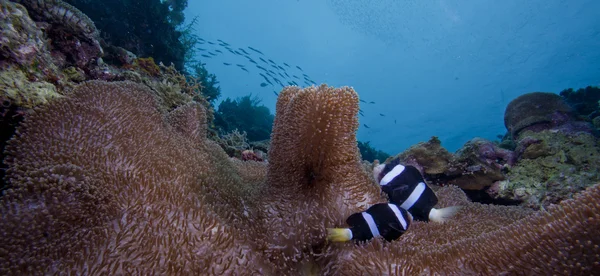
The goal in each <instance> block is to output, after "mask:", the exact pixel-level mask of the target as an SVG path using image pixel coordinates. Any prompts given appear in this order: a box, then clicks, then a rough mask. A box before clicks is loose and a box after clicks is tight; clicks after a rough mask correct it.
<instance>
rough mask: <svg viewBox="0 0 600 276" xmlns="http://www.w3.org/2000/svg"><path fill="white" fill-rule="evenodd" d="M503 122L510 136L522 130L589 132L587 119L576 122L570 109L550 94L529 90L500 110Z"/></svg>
mask: <svg viewBox="0 0 600 276" xmlns="http://www.w3.org/2000/svg"><path fill="white" fill-rule="evenodd" d="M504 125H505V126H506V129H508V131H509V132H510V134H511V135H512V137H513V139H517V138H518V135H519V133H520V132H522V131H524V130H532V131H541V130H545V129H556V130H559V131H561V132H567V133H576V132H579V131H587V132H592V130H593V129H592V127H591V125H590V124H589V123H587V122H581V121H576V118H575V113H574V110H573V109H572V108H571V107H570V106H569V105H568V104H567V103H566V102H565V101H564V100H563V99H562V97H560V96H558V95H556V94H554V93H545V92H533V93H528V94H525V95H521V96H519V97H517V98H516V99H514V100H512V101H511V102H510V103H509V104H508V106H507V107H506V111H505V112H504Z"/></svg>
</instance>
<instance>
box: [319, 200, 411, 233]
mask: <svg viewBox="0 0 600 276" xmlns="http://www.w3.org/2000/svg"><path fill="white" fill-rule="evenodd" d="M412 220H413V218H412V216H411V214H410V213H408V212H407V211H406V210H404V209H402V208H400V207H398V206H397V205H396V204H393V203H379V204H375V205H373V206H371V207H369V209H367V210H366V211H364V212H360V213H354V214H352V215H350V216H349V217H348V219H346V224H348V226H349V227H348V228H328V229H327V240H329V241H332V242H346V241H350V240H355V241H366V240H370V239H372V238H375V237H383V238H384V239H386V240H387V241H392V240H395V239H397V238H398V237H400V236H401V235H402V234H404V232H405V231H406V230H407V229H408V227H409V226H410V224H411V222H412Z"/></svg>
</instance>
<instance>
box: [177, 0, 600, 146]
mask: <svg viewBox="0 0 600 276" xmlns="http://www.w3.org/2000/svg"><path fill="white" fill-rule="evenodd" d="M599 10H600V1H593V0H574V1H563V0H530V1H514V0H509V1H494V0H468V1H467V0H465V1H447V0H432V1H417V0H381V1H371V0H325V1H323V0H256V1H242V0H220V1H190V2H189V3H188V8H187V9H186V19H187V20H188V21H189V20H191V19H193V18H194V17H196V16H198V17H197V19H198V25H197V27H196V29H197V35H198V36H200V37H202V38H204V39H206V40H207V41H214V42H216V41H218V39H219V40H221V41H224V42H226V43H227V44H229V45H230V47H231V48H233V49H237V48H243V49H246V51H249V52H250V53H249V54H250V55H251V56H252V57H255V58H254V59H255V60H256V61H259V60H258V57H263V58H264V59H265V64H267V65H272V64H277V65H279V66H281V67H282V68H283V69H286V70H287V71H289V75H290V76H289V78H287V79H289V80H294V77H293V75H296V76H297V77H298V79H299V80H300V81H298V82H297V83H298V84H299V85H300V86H306V83H305V82H304V80H305V78H304V77H303V76H304V75H302V74H305V75H306V76H309V77H308V78H309V79H310V80H313V81H314V82H316V83H318V84H321V83H326V84H328V85H333V86H352V87H354V89H356V91H357V92H358V93H359V95H360V97H361V99H362V100H364V101H365V102H361V109H362V110H363V113H364V116H360V117H359V119H360V125H361V127H360V129H359V131H358V134H357V138H358V139H359V140H360V141H365V142H366V141H370V143H371V145H372V146H374V147H375V148H377V149H381V150H384V151H386V152H388V153H390V154H396V153H398V152H401V151H403V150H404V149H406V148H408V147H409V146H411V145H413V144H415V143H418V142H420V141H426V140H428V139H429V138H430V137H431V136H434V135H435V136H438V137H439V138H440V140H441V141H442V145H443V146H444V147H446V148H447V149H448V150H450V151H455V150H457V149H458V148H460V147H461V146H462V145H463V144H464V143H465V142H467V141H468V140H470V139H472V138H474V137H483V138H487V139H492V140H493V139H497V138H496V136H497V135H499V134H504V133H505V132H506V129H505V127H504V123H503V115H504V110H505V108H506V105H507V104H508V103H509V102H510V101H511V100H512V99H514V98H515V97H517V96H519V95H522V94H525V93H528V92H534V91H544V92H555V93H558V92H560V91H561V90H562V89H566V88H570V87H572V88H576V89H577V88H581V87H585V86H588V85H599V84H600V66H599V65H598V64H600V16H599V14H598V11H599ZM205 46H206V50H207V51H209V50H211V49H212V50H215V49H221V48H220V47H222V45H219V44H218V43H217V44H206V45H205ZM248 46H250V47H252V48H254V49H256V50H258V51H260V52H261V53H262V54H259V53H258V52H254V51H252V50H248V48H247V47H248ZM221 52H223V54H219V55H216V56H211V57H210V58H203V57H201V56H199V57H198V58H199V59H200V60H201V61H202V62H203V63H206V67H207V69H208V70H209V71H210V72H211V73H214V74H215V75H217V77H218V80H219V81H220V85H221V89H222V97H221V99H224V98H227V97H231V98H236V97H241V96H244V95H248V94H250V93H252V94H253V95H256V96H258V97H260V98H262V101H263V103H264V104H265V105H266V106H267V107H269V108H270V109H271V110H272V111H273V112H274V111H275V102H276V95H275V93H274V92H278V91H279V90H281V86H280V85H278V84H277V83H275V84H274V85H270V84H269V85H266V86H264V87H263V86H261V83H265V80H264V77H263V76H261V75H259V73H260V72H261V69H258V68H256V67H255V65H254V64H253V63H251V62H250V61H249V60H248V59H247V58H244V57H243V56H242V55H237V54H235V53H229V52H228V51H226V50H223V49H221ZM217 53H218V52H217ZM199 54H201V53H199ZM268 59H270V60H271V61H272V62H271V61H269V60H268ZM260 62H262V61H259V64H260ZM284 62H285V64H287V65H289V67H288V66H285V65H282V64H283V63H284ZM224 63H227V64H229V63H231V65H225V64H224ZM235 64H240V65H241V66H244V68H247V71H244V70H240V67H238V66H235ZM295 66H299V68H297V67H295ZM273 68H275V69H274V70H273V71H277V70H278V69H277V66H275V67H273ZM300 68H301V70H300ZM265 69H267V70H268V69H269V68H268V67H267V68H265ZM287 71H286V72H287ZM278 72H279V71H277V72H275V73H278ZM282 79H283V78H282ZM284 85H285V82H284ZM370 102H374V103H370ZM365 125H366V126H368V128H367V127H366V126H365Z"/></svg>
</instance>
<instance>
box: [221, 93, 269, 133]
mask: <svg viewBox="0 0 600 276" xmlns="http://www.w3.org/2000/svg"><path fill="white" fill-rule="evenodd" d="M215 127H216V128H218V129H219V131H220V132H221V133H228V132H231V131H233V130H235V129H237V130H238V131H240V132H245V133H246V134H247V137H248V140H250V141H260V140H264V139H269V137H270V136H271V129H272V127H273V114H271V111H270V110H269V109H268V108H267V107H266V106H264V105H262V104H261V103H260V99H259V98H257V97H252V95H247V96H244V97H241V98H238V99H236V100H231V99H230V98H227V99H225V100H224V101H222V102H221V103H220V104H219V107H218V108H217V112H216V113H215Z"/></svg>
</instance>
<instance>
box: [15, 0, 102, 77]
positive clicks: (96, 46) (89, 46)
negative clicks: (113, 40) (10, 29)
mask: <svg viewBox="0 0 600 276" xmlns="http://www.w3.org/2000/svg"><path fill="white" fill-rule="evenodd" d="M15 2H18V3H20V4H22V5H23V6H25V7H27V10H28V11H29V14H30V15H31V16H32V18H33V19H34V20H36V21H40V22H45V23H48V25H47V26H46V27H45V32H46V33H47V34H48V36H49V37H51V38H52V45H53V46H54V47H55V48H57V49H59V51H55V53H54V55H55V60H57V61H58V60H61V59H64V62H66V63H68V64H76V65H77V66H78V67H80V68H83V67H86V66H87V65H88V64H89V63H90V62H92V61H95V60H96V58H98V57H100V56H102V54H103V50H102V47H101V46H100V42H99V41H98V39H99V36H98V35H99V32H98V30H97V29H96V26H95V25H94V22H92V20H90V18H89V17H87V15H85V14H84V13H82V12H81V11H80V10H78V9H77V8H75V7H73V6H71V5H69V4H67V3H65V2H63V1H61V0H16V1H15ZM56 55H60V56H61V57H56ZM57 63H58V64H60V65H61V66H62V65H64V64H61V63H62V62H57Z"/></svg>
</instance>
